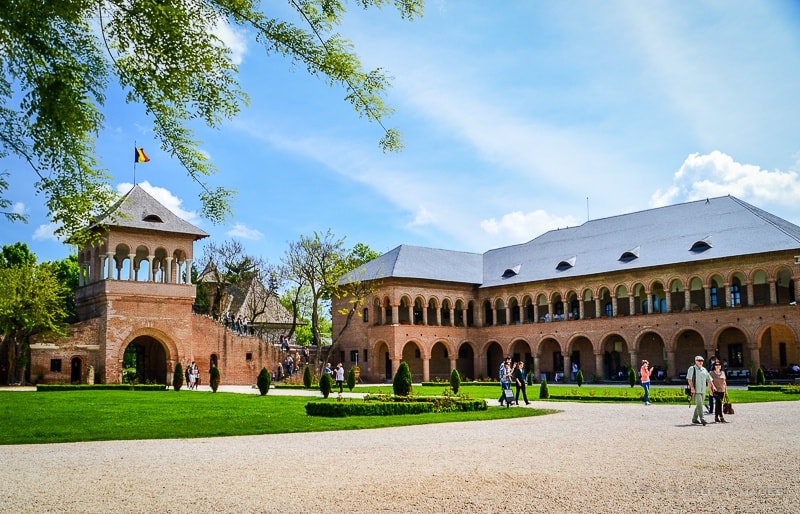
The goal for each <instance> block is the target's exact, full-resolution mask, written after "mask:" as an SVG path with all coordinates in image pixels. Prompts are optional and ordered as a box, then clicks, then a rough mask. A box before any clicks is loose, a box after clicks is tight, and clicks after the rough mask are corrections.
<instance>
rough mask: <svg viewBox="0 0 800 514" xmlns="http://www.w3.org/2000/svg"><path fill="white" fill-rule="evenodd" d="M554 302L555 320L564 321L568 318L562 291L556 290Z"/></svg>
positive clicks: (553, 297) (553, 296)
mask: <svg viewBox="0 0 800 514" xmlns="http://www.w3.org/2000/svg"><path fill="white" fill-rule="evenodd" d="M552 302H553V321H564V320H565V319H566V314H565V312H564V311H565V309H564V300H563V299H562V297H561V293H559V292H555V293H553V295H552Z"/></svg>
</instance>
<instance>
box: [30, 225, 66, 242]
mask: <svg viewBox="0 0 800 514" xmlns="http://www.w3.org/2000/svg"><path fill="white" fill-rule="evenodd" d="M57 228H58V225H56V224H55V223H48V224H46V225H39V226H38V227H37V228H36V230H35V231H34V232H33V240H34V241H58V242H59V243H60V242H61V240H60V239H59V238H58V237H56V234H55V232H56V229H57Z"/></svg>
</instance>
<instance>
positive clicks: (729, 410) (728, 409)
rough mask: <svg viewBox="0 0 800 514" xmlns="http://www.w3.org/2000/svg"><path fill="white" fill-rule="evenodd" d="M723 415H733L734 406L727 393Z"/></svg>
mask: <svg viewBox="0 0 800 514" xmlns="http://www.w3.org/2000/svg"><path fill="white" fill-rule="evenodd" d="M722 413H723V414H733V413H734V412H733V405H732V404H731V402H730V400H728V393H727V392H726V393H725V398H724V399H723V400H722Z"/></svg>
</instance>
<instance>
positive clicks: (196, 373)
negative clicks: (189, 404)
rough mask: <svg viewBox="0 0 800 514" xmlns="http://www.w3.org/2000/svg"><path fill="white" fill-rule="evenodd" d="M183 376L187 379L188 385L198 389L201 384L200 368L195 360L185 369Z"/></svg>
mask: <svg viewBox="0 0 800 514" xmlns="http://www.w3.org/2000/svg"><path fill="white" fill-rule="evenodd" d="M183 377H184V378H185V379H186V387H188V388H189V389H194V390H197V386H199V385H200V369H199V368H198V367H197V364H196V363H195V362H194V361H192V363H191V364H189V365H188V366H186V369H184V370H183Z"/></svg>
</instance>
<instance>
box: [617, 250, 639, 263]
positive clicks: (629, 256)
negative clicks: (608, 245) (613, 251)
mask: <svg viewBox="0 0 800 514" xmlns="http://www.w3.org/2000/svg"><path fill="white" fill-rule="evenodd" d="M638 258H639V247H638V246H637V247H636V248H633V249H631V250H628V251H626V252H622V255H620V256H619V260H620V261H621V262H625V263H628V262H631V261H632V260H634V259H638Z"/></svg>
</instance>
